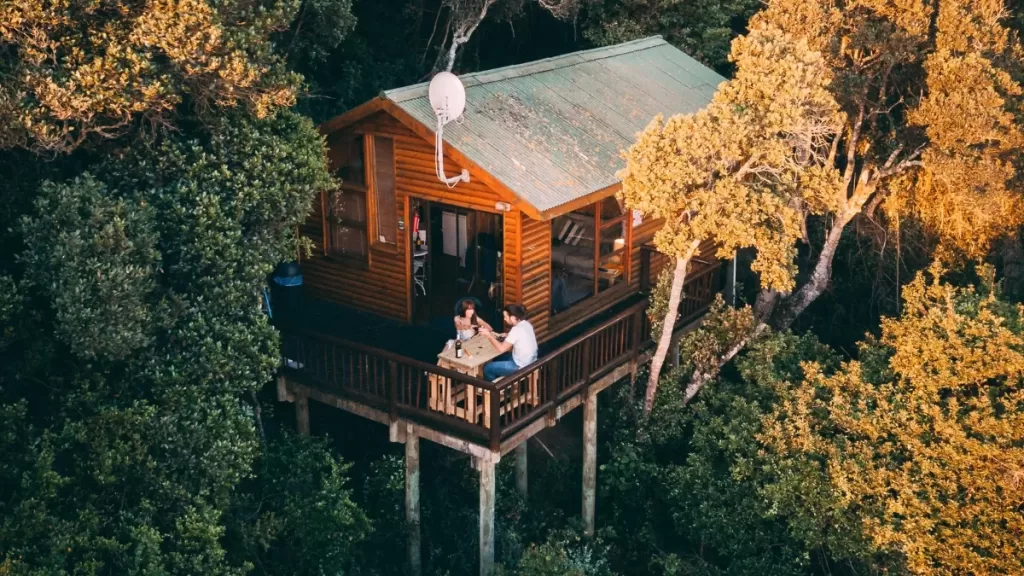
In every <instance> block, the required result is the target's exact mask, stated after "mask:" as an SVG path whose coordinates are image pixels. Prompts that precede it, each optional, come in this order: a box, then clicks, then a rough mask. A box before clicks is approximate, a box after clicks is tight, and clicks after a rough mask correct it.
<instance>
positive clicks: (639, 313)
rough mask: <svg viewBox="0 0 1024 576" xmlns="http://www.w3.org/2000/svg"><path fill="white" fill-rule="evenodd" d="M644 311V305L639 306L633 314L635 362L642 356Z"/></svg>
mask: <svg viewBox="0 0 1024 576" xmlns="http://www.w3.org/2000/svg"><path fill="white" fill-rule="evenodd" d="M644 312H645V311H644V308H643V307H642V306H637V307H636V312H635V313H634V314H633V362H636V361H637V358H638V357H639V356H640V338H641V334H640V330H641V325H642V324H643V322H644V317H643V315H644Z"/></svg>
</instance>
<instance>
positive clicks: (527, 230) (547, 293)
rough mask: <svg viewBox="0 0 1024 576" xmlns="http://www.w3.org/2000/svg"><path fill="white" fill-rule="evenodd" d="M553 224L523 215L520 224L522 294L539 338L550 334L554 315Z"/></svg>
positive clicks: (541, 338) (523, 301)
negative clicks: (552, 289) (552, 313)
mask: <svg viewBox="0 0 1024 576" xmlns="http://www.w3.org/2000/svg"><path fill="white" fill-rule="evenodd" d="M551 225H552V224H551V222H550V221H547V222H542V221H539V220H533V219H531V218H527V217H525V216H524V217H523V218H522V222H521V226H520V230H521V235H522V245H521V251H520V254H521V255H522V268H521V270H522V272H521V274H522V276H521V277H522V281H521V286H522V289H521V297H522V303H523V305H524V306H526V310H527V311H528V313H529V316H530V323H531V324H533V329H534V331H535V332H536V334H537V339H538V340H543V339H544V338H545V336H547V334H548V328H549V320H550V318H551Z"/></svg>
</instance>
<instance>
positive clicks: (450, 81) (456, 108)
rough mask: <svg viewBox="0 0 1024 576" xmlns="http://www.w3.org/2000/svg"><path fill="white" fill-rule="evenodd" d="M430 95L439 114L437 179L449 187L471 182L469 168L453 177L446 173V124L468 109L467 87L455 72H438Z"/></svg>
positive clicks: (435, 154) (435, 134)
mask: <svg viewBox="0 0 1024 576" xmlns="http://www.w3.org/2000/svg"><path fill="white" fill-rule="evenodd" d="M427 92H428V94H429V96H430V107H431V108H432V109H433V110H434V114H435V115H436V116H437V130H435V131H434V168H435V170H436V172H437V179H438V180H440V181H441V182H444V183H445V185H447V186H448V187H449V188H454V187H455V185H456V184H458V183H459V182H469V170H465V169H463V170H462V174H459V175H458V176H452V177H451V178H449V177H447V176H445V174H444V139H443V133H444V125H445V124H447V123H449V122H451V121H452V120H455V119H457V118H461V117H462V112H463V111H465V109H466V89H465V88H464V87H463V86H462V82H461V81H460V80H459V78H458V77H457V76H455V74H452V73H451V72H438V73H437V74H436V75H435V76H434V77H433V78H432V79H431V80H430V88H429V89H428V90H427Z"/></svg>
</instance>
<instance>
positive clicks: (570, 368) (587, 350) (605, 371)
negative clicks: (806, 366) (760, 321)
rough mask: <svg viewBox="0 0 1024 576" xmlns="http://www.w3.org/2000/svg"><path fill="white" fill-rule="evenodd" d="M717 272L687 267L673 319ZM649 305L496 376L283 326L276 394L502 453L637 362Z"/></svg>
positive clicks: (613, 315) (645, 343)
mask: <svg viewBox="0 0 1024 576" xmlns="http://www.w3.org/2000/svg"><path fill="white" fill-rule="evenodd" d="M719 271H720V266H719V265H718V264H717V263H715V264H713V265H707V266H704V267H702V268H700V269H698V270H696V271H694V272H693V273H692V274H691V277H690V278H689V279H688V281H687V283H686V287H685V289H684V290H685V293H686V298H684V300H683V303H682V305H681V306H680V318H679V321H678V323H677V328H681V327H684V326H689V325H692V324H694V322H695V321H697V320H699V318H700V317H701V316H702V315H703V314H704V313H705V312H706V310H707V308H708V306H709V305H710V303H711V302H712V299H713V298H714V295H715V294H716V293H717V292H718V291H719V290H720V288H721V286H720V281H719V280H720V274H719ZM647 305H648V302H647V300H646V298H645V297H643V295H638V296H637V297H635V298H633V299H631V300H629V301H626V302H624V303H623V305H621V306H619V307H617V308H613V309H612V310H610V311H608V312H607V313H606V314H605V315H604V316H602V317H598V318H595V319H592V321H591V322H587V323H584V324H582V325H581V327H580V330H578V331H576V332H575V333H570V334H567V335H566V336H564V337H563V338H559V339H558V340H559V341H555V342H548V343H546V345H542V347H541V357H540V358H539V359H538V360H537V362H535V363H533V364H531V365H530V366H527V367H525V368H523V369H522V370H520V371H518V372H516V373H514V374H512V375H510V376H508V377H506V378H503V379H501V380H499V381H498V382H488V381H485V380H482V379H480V378H475V377H472V376H468V375H466V374H461V373H458V372H454V371H451V370H447V369H444V368H441V367H439V366H437V365H436V363H432V362H429V361H425V359H424V358H423V356H422V355H421V354H416V355H417V356H419V358H414V357H410V356H409V355H404V354H401V353H399V352H396V351H394V350H388V349H385V348H384V347H381V346H372V345H368V344H365V343H359V342H355V341H352V340H350V339H346V338H343V337H339V336H338V335H336V334H331V333H328V332H327V331H325V330H322V329H313V328H310V327H308V326H295V325H294V324H293V326H292V327H284V328H282V355H283V362H282V368H281V370H280V377H279V394H280V396H281V399H282V400H286V399H290V398H292V397H294V396H296V395H297V396H300V397H302V398H303V401H306V400H305V399H307V398H312V399H314V400H317V401H320V402H323V403H326V404H329V405H333V406H336V407H339V408H342V409H345V410H348V411H350V412H353V413H356V414H359V415H361V416H364V417H367V418H370V419H373V420H376V421H378V422H381V423H382V424H386V425H392V426H393V427H394V425H395V424H396V423H399V422H400V421H404V422H405V423H409V424H413V425H415V426H416V428H417V430H418V432H417V434H418V435H420V436H423V437H425V438H428V439H432V440H435V441H438V442H440V443H442V444H445V445H448V446H449V447H452V448H456V449H459V450H461V451H464V452H467V453H471V454H473V455H475V456H481V454H486V453H491V454H493V455H494V456H495V457H500V454H504V453H506V452H507V451H508V450H510V449H511V448H513V447H515V446H516V445H518V444H519V443H521V442H522V440H523V439H524V438H528V437H529V436H532V435H533V434H535V433H536V432H537V431H539V430H540V429H542V428H543V427H545V426H550V425H553V424H554V423H555V422H556V421H557V420H558V418H560V417H561V415H562V414H564V413H565V412H567V411H568V410H570V409H572V408H573V407H575V406H578V405H579V404H580V403H581V402H582V401H581V398H583V397H584V396H585V395H586V394H587V393H588V392H589V393H595V392H596V391H599V390H600V389H603V388H605V387H607V386H608V385H610V384H611V383H613V382H615V381H617V380H620V379H621V378H623V377H624V376H627V375H629V374H630V373H631V372H633V371H634V370H635V369H636V368H637V366H638V365H639V364H640V363H642V362H643V361H644V359H645V357H646V353H647V351H648V350H649V348H650V347H651V345H652V341H651V335H650V333H649V332H650V324H649V321H648V319H647V314H646V309H647ZM322 326H324V325H323V324H321V327H322ZM375 340H376V339H375ZM378 343H379V342H378ZM435 349H436V350H438V351H439V350H440V347H436V348H435ZM434 354H436V352H434ZM595 388H596V389H597V390H595ZM438 389H441V390H447V391H448V392H449V396H450V397H451V398H453V399H454V400H452V401H451V402H438V401H437V399H436V398H432V397H431V393H430V392H431V390H438ZM432 400H433V401H432ZM397 433H402V432H401V431H399V432H397Z"/></svg>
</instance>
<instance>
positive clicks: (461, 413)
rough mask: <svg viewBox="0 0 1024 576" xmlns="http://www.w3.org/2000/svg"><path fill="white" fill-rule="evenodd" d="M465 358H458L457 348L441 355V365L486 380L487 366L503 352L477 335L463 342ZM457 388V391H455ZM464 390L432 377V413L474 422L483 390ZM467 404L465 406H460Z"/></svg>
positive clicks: (428, 397)
mask: <svg viewBox="0 0 1024 576" xmlns="http://www.w3.org/2000/svg"><path fill="white" fill-rule="evenodd" d="M462 351H463V356H462V358H456V357H455V345H454V344H453V345H452V347H451V348H445V349H444V350H443V351H441V353H440V354H438V355H437V365H438V366H440V367H441V368H447V369H449V370H453V371H455V372H459V373H460V374H465V375H467V376H474V377H476V378H480V379H483V377H484V364H487V363H488V362H490V361H491V360H494V359H495V358H496V357H497V356H498V355H499V352H498V350H497V349H495V348H494V346H493V345H491V343H490V341H488V340H487V337H486V336H484V335H483V334H477V335H476V336H473V337H472V338H470V339H469V340H466V341H465V342H463V343H462ZM453 388H456V389H455V390H453ZM461 388H462V389H458V387H453V386H452V385H451V381H450V380H448V379H447V378H444V377H432V378H430V390H429V392H428V395H427V405H428V406H430V409H431V410H438V411H441V412H444V413H446V414H451V415H455V416H458V417H460V418H464V419H466V420H467V421H469V422H471V423H474V422H475V421H476V417H477V414H478V412H477V397H478V395H479V394H478V392H483V391H482V390H479V391H478V390H466V389H465V388H475V387H474V386H464V387H461ZM461 401H464V403H465V406H459V402H461Z"/></svg>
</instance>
